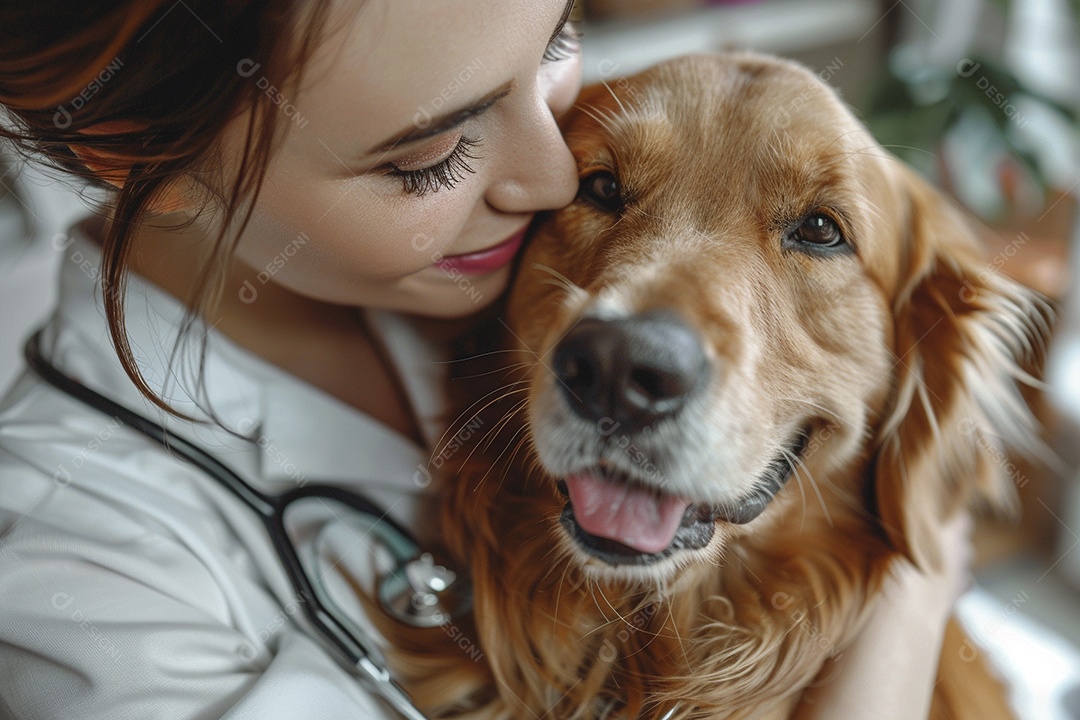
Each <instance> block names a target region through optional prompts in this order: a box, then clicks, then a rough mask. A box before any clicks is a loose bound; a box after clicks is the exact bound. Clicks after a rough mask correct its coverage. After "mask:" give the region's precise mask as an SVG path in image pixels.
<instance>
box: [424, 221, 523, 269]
mask: <svg viewBox="0 0 1080 720" xmlns="http://www.w3.org/2000/svg"><path fill="white" fill-rule="evenodd" d="M526 229H527V228H522V229H521V230H518V231H517V232H516V233H514V234H513V235H511V236H510V237H508V238H506V239H505V240H503V241H502V242H500V243H499V244H498V245H493V246H491V247H489V248H486V249H484V250H477V251H476V252H471V253H464V254H461V255H445V256H443V257H442V258H440V259H439V261H438V262H436V263H435V265H436V267H438V268H439V269H441V270H442V271H443V272H457V273H460V274H462V275H484V274H486V273H489V272H494V271H495V270H498V269H500V268H502V267H505V266H507V265H509V264H510V262H511V261H512V260H513V259H514V256H515V255H517V251H518V250H519V249H520V248H521V244H522V243H523V242H524V241H525V231H526Z"/></svg>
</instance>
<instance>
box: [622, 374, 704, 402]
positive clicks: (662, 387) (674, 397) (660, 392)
mask: <svg viewBox="0 0 1080 720" xmlns="http://www.w3.org/2000/svg"><path fill="white" fill-rule="evenodd" d="M683 380H684V377H683V375H682V374H681V373H677V372H676V373H673V372H665V371H661V370H656V369H653V368H642V367H639V368H634V369H633V370H631V371H630V377H629V378H628V379H627V383H626V390H625V391H624V392H625V395H626V399H627V400H628V401H630V402H631V403H633V404H634V405H636V406H638V407H640V408H649V407H655V408H656V409H657V410H660V411H661V412H662V411H664V409H665V408H666V406H667V405H670V404H672V401H675V402H676V403H677V402H678V401H679V398H681V397H682V396H683V395H684V394H685V393H686V391H687V389H688V388H687V387H686V383H685V382H683Z"/></svg>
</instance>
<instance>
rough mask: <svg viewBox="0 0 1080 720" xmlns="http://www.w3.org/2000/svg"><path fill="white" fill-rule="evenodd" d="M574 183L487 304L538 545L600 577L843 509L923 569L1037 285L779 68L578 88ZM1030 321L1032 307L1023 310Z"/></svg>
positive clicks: (982, 478) (1005, 418)
mask: <svg viewBox="0 0 1080 720" xmlns="http://www.w3.org/2000/svg"><path fill="white" fill-rule="evenodd" d="M566 137H567V142H568V144H569V145H570V148H571V150H572V151H573V153H574V155H575V157H576V159H577V162H578V167H579V173H580V179H581V183H580V192H579V194H578V197H577V200H576V201H575V202H574V203H573V204H572V205H571V206H569V207H567V208H565V209H563V210H561V211H559V212H557V213H555V214H554V216H553V217H552V218H551V219H550V220H548V221H547V222H546V224H544V225H542V227H541V228H540V230H539V232H538V233H537V235H536V236H535V237H534V238H533V239H532V241H531V244H530V246H529V248H528V250H527V251H526V254H525V255H524V257H523V259H522V265H521V269H520V273H519V277H518V279H517V281H516V283H515V287H514V289H513V291H512V295H511V299H510V302H509V307H508V318H509V327H510V329H511V331H512V333H513V336H514V338H515V342H516V343H517V345H518V348H519V350H521V351H522V352H523V353H525V354H526V357H525V359H527V360H531V362H532V363H533V365H532V371H531V373H530V376H529V379H528V383H529V403H528V421H529V423H528V425H529V430H530V436H531V442H532V445H533V447H534V449H535V453H536V456H537V458H538V460H539V465H540V467H541V468H542V470H543V471H544V472H543V474H544V476H545V478H546V482H547V483H548V484H550V485H554V486H556V487H558V488H559V489H560V490H561V495H560V494H556V493H554V492H552V493H551V494H550V497H551V498H552V503H551V506H550V508H549V511H550V512H549V515H550V517H551V518H552V519H554V520H555V521H556V522H555V523H554V528H553V532H555V534H556V537H557V539H558V543H559V545H560V547H561V548H562V550H563V551H564V552H566V553H568V554H570V555H572V556H573V557H574V559H575V561H576V562H578V563H579V564H581V565H582V566H583V567H585V568H587V569H589V570H590V571H591V572H594V573H599V574H601V575H604V576H607V577H613V576H614V577H620V578H626V577H650V578H656V577H660V576H665V575H668V574H670V571H672V570H674V569H675V568H677V567H679V566H681V565H687V564H692V563H695V562H716V561H717V560H718V559H719V558H720V555H721V553H722V552H723V551H724V549H725V548H726V547H730V546H731V545H732V543H734V542H740V541H741V542H751V543H752V542H755V537H757V536H760V535H761V534H762V533H761V532H760V530H761V529H762V528H765V527H767V526H770V525H772V526H776V525H778V524H781V523H785V524H786V525H787V526H805V525H806V524H807V523H810V524H811V525H812V526H814V527H817V526H821V525H824V524H829V525H832V526H834V527H837V526H844V525H850V524H852V523H855V524H860V523H861V524H863V526H864V525H865V524H866V523H870V524H872V525H873V526H874V527H875V528H876V529H877V530H879V531H880V536H881V537H882V538H883V539H885V540H886V541H887V542H888V543H890V544H891V546H892V547H893V548H894V549H895V550H898V551H900V552H902V553H905V554H907V555H908V556H910V557H912V558H913V559H916V560H919V561H923V562H926V561H931V562H932V561H933V559H934V557H935V553H936V548H935V547H934V545H933V542H932V539H933V533H932V532H931V531H930V530H929V529H928V528H927V527H926V526H927V524H928V523H934V522H936V520H937V519H938V518H939V517H941V516H943V515H944V514H946V513H948V512H950V511H951V510H952V509H954V508H955V507H956V506H957V505H958V504H960V503H964V502H968V501H969V500H971V499H972V497H973V496H975V495H978V496H981V497H984V498H987V499H990V500H991V501H993V502H995V503H999V504H1000V503H1004V502H1007V500H1008V498H1009V495H1010V494H1009V487H1008V485H1007V483H1003V482H1001V481H1000V479H999V478H997V477H996V476H995V474H994V473H992V472H989V471H988V470H989V469H990V463H991V462H992V458H993V457H994V454H993V453H988V452H986V450H987V449H988V448H991V447H996V444H997V443H998V441H999V438H1000V436H1001V435H1004V434H1007V433H1008V432H1009V431H1010V430H1011V429H1014V428H1019V429H1020V430H1021V431H1023V430H1025V429H1027V428H1028V427H1029V426H1027V425H1025V424H1024V423H1025V422H1026V420H1024V418H1026V417H1027V416H1026V413H1025V411H1024V408H1023V404H1022V403H1021V402H1020V400H1019V397H1018V395H1017V394H1016V390H1015V386H1014V385H1015V384H1014V380H1015V379H1017V378H1018V377H1020V376H1021V375H1022V373H1021V372H1020V370H1019V369H1018V366H1017V362H1016V360H1015V358H1016V357H1017V356H1019V355H1023V353H1024V352H1025V351H1027V350H1029V349H1030V348H1031V347H1032V345H1033V344H1035V343H1036V340H1037V336H1038V335H1039V328H1038V327H1037V323H1036V321H1037V319H1038V318H1039V317H1041V315H1040V308H1039V306H1038V303H1037V301H1035V300H1033V299H1032V296H1031V295H1029V294H1028V293H1027V292H1026V291H1024V290H1023V289H1021V288H1020V287H1019V286H1017V285H1015V284H1013V283H1012V282H1010V281H1008V280H1007V279H1005V278H1003V277H1001V276H1000V275H998V274H997V273H994V272H987V271H986V265H985V261H984V260H982V259H981V256H980V252H979V249H978V244H977V243H976V241H975V238H974V233H973V231H972V229H971V227H970V225H969V223H968V221H967V220H966V219H965V218H964V217H963V216H962V214H961V213H960V212H959V211H957V210H955V209H953V208H952V207H951V206H950V205H949V204H948V203H947V202H946V201H945V200H944V199H943V198H942V197H940V196H939V195H938V193H937V192H936V191H934V190H933V189H932V188H930V187H929V186H928V185H927V184H926V183H924V182H923V181H922V180H920V179H919V178H917V177H916V176H915V175H914V174H913V173H912V172H911V171H909V170H908V169H906V168H905V167H904V166H902V165H901V164H900V163H899V162H898V161H897V160H895V159H894V158H893V157H891V156H890V155H889V154H888V153H887V152H886V151H885V150H883V149H882V148H881V147H880V146H879V145H878V144H877V143H876V142H875V141H874V140H873V138H872V137H871V136H870V135H869V134H868V132H867V131H866V130H865V128H864V127H863V126H862V125H861V124H860V123H859V122H858V121H857V120H856V119H855V118H854V116H853V115H852V114H851V112H850V111H849V110H848V109H847V107H846V106H845V105H844V104H843V103H842V102H841V101H840V100H839V99H838V97H837V96H836V94H835V93H834V92H833V91H832V90H831V89H830V88H828V87H827V86H826V85H825V84H823V83H822V82H821V81H819V79H818V78H817V77H815V76H814V75H813V74H811V73H809V72H808V71H806V70H805V69H803V68H801V67H799V66H797V65H794V64H792V63H788V62H785V61H781V60H775V59H769V58H762V57H760V56H750V55H726V56H695V57H690V58H684V59H680V60H677V61H673V62H669V63H665V64H663V65H660V66H658V67H656V68H653V69H652V70H649V71H646V72H645V73H642V74H641V75H639V76H636V77H634V78H631V79H628V80H623V81H619V82H617V83H614V84H609V85H606V86H598V87H593V88H591V89H588V90H586V92H585V93H584V94H583V96H582V98H581V99H580V101H579V103H578V106H577V108H576V109H575V111H573V113H572V114H571V115H570V116H569V117H568V119H567V121H566ZM1033 319H1034V320H1033Z"/></svg>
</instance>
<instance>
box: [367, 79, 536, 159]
mask: <svg viewBox="0 0 1080 720" xmlns="http://www.w3.org/2000/svg"><path fill="white" fill-rule="evenodd" d="M514 85H515V83H514V81H513V80H510V81H507V82H505V83H503V84H502V85H500V86H499V87H497V88H495V89H494V90H492V91H491V92H489V93H488V94H487V95H484V96H483V97H481V98H480V99H478V100H476V101H474V102H473V103H471V104H470V105H468V106H467V107H464V108H460V109H458V110H451V111H450V112H448V113H444V114H442V115H439V116H438V117H433V118H431V120H429V121H428V122H427V123H426V124H425V125H424V126H423V127H418V126H416V125H413V127H410V128H406V129H405V130H402V131H401V132H399V133H397V134H396V135H393V136H392V137H390V138H389V139H388V140H386V141H385V142H382V143H380V144H378V145H376V146H375V147H374V148H372V149H371V151H370V153H369V154H372V155H374V154H378V153H384V152H388V151H390V150H393V149H394V148H395V147H396V146H398V145H403V144H405V143H411V142H416V141H417V140H423V139H424V138H429V137H433V136H435V135H439V134H441V133H444V132H446V131H447V130H449V129H450V128H452V127H456V126H458V125H460V124H461V123H463V122H465V121H466V120H468V119H469V118H471V117H476V116H477V115H480V114H481V113H483V112H484V111H485V110H487V109H488V108H490V107H491V106H492V105H494V104H495V103H497V102H498V101H499V100H501V99H502V98H504V97H506V96H507V95H509V94H510V91H511V90H513V89H514Z"/></svg>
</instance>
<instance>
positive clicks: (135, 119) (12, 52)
mask: <svg viewBox="0 0 1080 720" xmlns="http://www.w3.org/2000/svg"><path fill="white" fill-rule="evenodd" d="M328 6H329V3H328V2H326V1H323V0H305V2H299V1H298V0H181V1H180V2H176V0H135V1H128V2H118V1H117V0H83V1H82V2H80V3H58V2H48V0H6V2H4V3H3V4H2V5H0V110H4V111H6V112H4V113H3V115H2V116H0V138H7V139H9V140H11V141H13V144H14V146H15V147H16V148H17V149H18V150H19V151H20V152H21V153H22V154H23V155H24V156H26V157H27V158H28V159H30V160H31V161H37V162H41V163H43V164H44V165H45V166H47V167H51V168H54V169H57V170H60V171H63V172H64V173H66V174H68V175H70V176H74V177H76V178H81V179H82V180H83V181H85V182H86V183H88V184H89V185H91V186H94V187H99V188H103V189H106V190H110V191H112V193H113V195H112V198H111V199H112V208H111V209H110V212H111V215H112V217H111V221H110V222H109V223H108V224H107V231H106V233H105V236H104V238H103V241H102V267H101V269H102V272H101V285H102V292H103V295H104V302H105V313H106V320H107V322H108V327H109V334H110V336H111V338H112V342H113V345H114V346H115V348H116V352H117V355H118V357H119V359H120V363H121V364H122V366H123V368H124V370H125V372H126V373H127V374H128V376H129V377H130V378H131V380H132V381H133V382H134V383H135V385H136V387H137V388H138V389H139V391H140V392H141V393H142V394H143V395H145V396H146V397H148V398H149V399H150V400H151V401H153V402H154V403H155V404H157V405H158V406H159V407H162V408H163V409H165V410H168V411H170V412H172V409H171V408H170V407H169V406H168V405H167V404H166V403H165V401H164V400H162V399H161V398H159V397H158V396H157V394H156V392H155V391H154V390H153V389H152V388H151V387H150V386H149V385H148V384H147V383H146V381H145V379H144V378H143V377H142V375H141V373H140V372H139V369H138V365H137V363H136V361H135V358H134V356H133V354H132V350H131V347H130V345H129V343H128V339H127V334H126V332H125V328H124V304H123V303H124V287H125V279H126V275H127V272H128V265H129V258H130V256H131V244H132V238H133V236H134V234H135V232H136V231H137V230H138V227H139V225H140V223H141V222H142V221H143V219H144V217H145V215H146V214H147V211H148V209H149V208H150V207H151V206H152V205H153V203H154V202H155V201H157V200H160V199H162V198H163V197H164V194H165V192H166V190H167V189H168V188H169V186H170V183H172V182H173V181H176V180H178V179H179V178H181V177H182V176H185V175H187V176H191V177H195V176H196V173H198V174H200V175H201V176H202V177H208V176H209V175H211V174H216V180H215V182H213V183H210V184H206V183H200V186H201V187H202V189H204V190H206V196H205V197H203V198H201V203H202V205H201V209H205V207H206V205H207V203H211V202H213V203H216V205H217V207H218V209H219V210H220V212H221V216H220V232H219V233H218V234H217V237H216V239H215V240H214V242H213V243H212V248H211V252H210V253H209V255H208V256H207V257H208V261H207V262H206V263H205V265H204V267H203V270H202V272H201V273H200V274H199V277H197V278H195V279H194V282H193V285H192V290H191V295H190V296H189V297H188V298H187V303H188V308H189V311H190V315H189V322H188V323H187V324H186V325H190V322H191V321H193V319H194V318H196V317H198V315H199V314H200V313H201V312H202V311H204V310H205V309H206V308H207V307H209V306H210V305H211V304H212V303H213V301H214V297H215V294H216V291H217V286H218V285H219V281H220V279H221V274H222V273H223V267H224V265H225V263H223V262H220V261H215V260H219V259H220V258H221V257H224V255H223V254H227V253H231V252H232V249H233V248H232V247H231V244H232V243H233V242H234V241H235V238H237V237H239V235H240V233H241V232H242V231H243V228H244V227H245V226H246V225H247V223H248V221H249V219H250V217H251V212H252V207H253V205H254V202H255V200H256V199H257V198H258V194H259V190H260V188H261V187H262V182H263V177H264V175H265V172H266V167H267V164H268V162H269V160H270V156H271V152H272V150H273V148H274V146H275V144H276V141H277V139H278V138H279V137H280V134H281V130H282V128H283V126H284V124H285V123H288V122H289V118H288V117H283V114H282V112H281V109H280V108H279V107H278V106H276V105H275V103H274V98H273V95H271V94H267V93H266V92H264V90H263V88H265V87H267V86H268V85H273V86H275V87H276V88H285V87H299V85H300V82H301V78H302V75H303V72H304V68H305V66H306V64H307V62H308V61H309V59H310V57H311V55H312V54H313V52H314V50H315V49H316V47H317V45H318V43H319V41H320V39H322V34H323V30H324V27H325V25H326V20H327V17H328V16H329V12H328V10H329V7H328ZM256 67H257V71H258V76H257V77H256V76H253V73H252V69H253V68H256ZM244 111H250V114H249V115H248V116H247V122H246V133H245V134H244V136H243V148H242V152H241V153H240V154H239V155H238V157H239V159H238V161H237V163H236V167H235V170H233V171H231V172H228V171H226V170H225V169H224V164H223V163H222V162H221V152H220V147H221V146H220V144H219V143H220V140H221V138H222V136H223V134H224V131H225V128H226V126H227V125H228V124H229V123H230V121H232V120H234V119H235V118H237V116H239V115H241V114H242V113H243V112H244ZM102 123H110V125H105V126H101V124H102ZM113 123H115V124H113ZM95 126H97V127H95ZM133 127H134V128H139V129H137V130H131V129H130V128H133ZM123 128H127V129H126V130H123ZM72 145H74V146H76V147H78V148H80V154H82V155H83V156H84V157H92V158H93V162H92V163H91V165H93V168H91V167H89V166H88V165H87V164H86V163H84V162H83V160H81V159H80V157H79V155H77V154H76V153H75V152H73V151H72V149H71V146H72ZM103 178H120V179H124V180H123V186H122V188H121V189H119V190H117V189H116V187H115V186H114V185H112V184H110V183H108V182H106V181H105V180H104V179H103ZM230 226H232V228H233V232H231V233H230V232H229V229H230Z"/></svg>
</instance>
